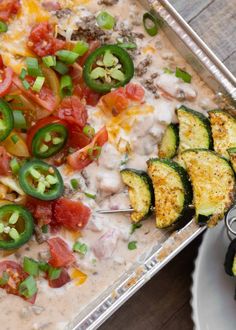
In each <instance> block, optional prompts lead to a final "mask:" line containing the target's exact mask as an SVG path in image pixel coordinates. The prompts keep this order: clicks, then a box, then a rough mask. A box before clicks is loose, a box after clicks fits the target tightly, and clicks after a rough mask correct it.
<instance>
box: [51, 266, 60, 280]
mask: <svg viewBox="0 0 236 330" xmlns="http://www.w3.org/2000/svg"><path fill="white" fill-rule="evenodd" d="M61 271H62V269H61V268H54V267H52V266H49V271H48V277H49V279H50V280H56V279H58V278H59V277H60V275H61Z"/></svg>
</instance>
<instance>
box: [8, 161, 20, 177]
mask: <svg viewBox="0 0 236 330" xmlns="http://www.w3.org/2000/svg"><path fill="white" fill-rule="evenodd" d="M20 167H21V166H20V164H19V163H18V161H17V159H16V158H13V159H12V160H11V161H10V168H11V170H12V173H13V174H15V175H16V174H18V172H19V170H20Z"/></svg>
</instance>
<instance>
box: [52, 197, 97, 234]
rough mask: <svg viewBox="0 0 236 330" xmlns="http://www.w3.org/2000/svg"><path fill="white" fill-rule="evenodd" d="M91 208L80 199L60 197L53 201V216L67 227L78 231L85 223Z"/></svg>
mask: <svg viewBox="0 0 236 330" xmlns="http://www.w3.org/2000/svg"><path fill="white" fill-rule="evenodd" d="M90 214H91V210H90V208H89V207H87V206H86V205H84V204H83V203H81V202H80V201H72V200H70V199H67V198H60V199H59V200H58V201H56V203H55V207H54V218H55V220H56V222H57V223H58V224H60V225H62V226H64V227H66V228H67V229H70V230H74V231H78V230H80V229H81V228H83V227H84V226H86V225H87V223H88V220H89V217H90Z"/></svg>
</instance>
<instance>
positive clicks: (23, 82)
mask: <svg viewBox="0 0 236 330" xmlns="http://www.w3.org/2000/svg"><path fill="white" fill-rule="evenodd" d="M22 85H23V87H24V88H25V89H27V90H28V89H30V84H29V83H28V81H27V80H25V79H24V80H22Z"/></svg>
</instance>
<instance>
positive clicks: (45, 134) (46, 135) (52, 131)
mask: <svg viewBox="0 0 236 330" xmlns="http://www.w3.org/2000/svg"><path fill="white" fill-rule="evenodd" d="M67 138H68V130H67V128H66V127H65V126H64V125H62V124H59V123H54V124H49V125H46V126H44V127H42V128H40V129H39V130H38V131H37V132H36V134H35V135H34V137H33V140H32V154H33V155H34V156H35V157H37V158H48V157H51V156H53V155H55V154H56V153H57V152H59V151H60V150H61V149H62V148H63V147H64V145H65V143H66V141H67Z"/></svg>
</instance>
